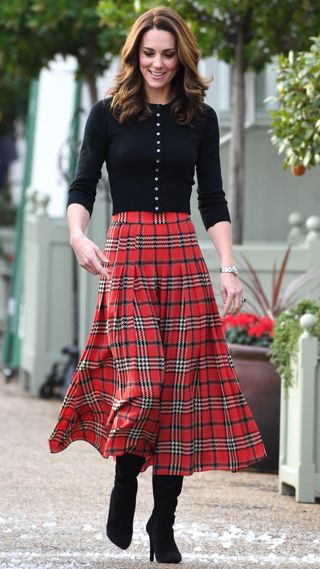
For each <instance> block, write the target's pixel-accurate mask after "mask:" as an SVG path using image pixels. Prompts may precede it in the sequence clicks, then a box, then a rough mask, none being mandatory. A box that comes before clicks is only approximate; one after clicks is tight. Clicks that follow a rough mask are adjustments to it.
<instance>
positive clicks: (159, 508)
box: [146, 474, 183, 563]
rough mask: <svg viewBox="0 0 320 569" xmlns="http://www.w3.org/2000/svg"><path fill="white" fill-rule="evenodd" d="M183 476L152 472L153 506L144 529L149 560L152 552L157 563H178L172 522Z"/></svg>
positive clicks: (177, 550)
mask: <svg viewBox="0 0 320 569" xmlns="http://www.w3.org/2000/svg"><path fill="white" fill-rule="evenodd" d="M182 483H183V476H177V475H169V474H168V475H167V474H161V475H160V474H154V475H153V476H152V487H153V496H154V508H153V511H152V514H151V517H150V518H149V520H148V522H147V525H146V530H147V532H148V534H149V539H150V561H153V558H154V554H155V556H156V560H157V562H158V563H179V562H180V561H181V559H182V557H181V553H180V551H179V549H178V547H177V545H176V542H175V540H174V535H173V524H174V520H175V510H176V506H177V503H178V496H179V494H180V493H181V490H182Z"/></svg>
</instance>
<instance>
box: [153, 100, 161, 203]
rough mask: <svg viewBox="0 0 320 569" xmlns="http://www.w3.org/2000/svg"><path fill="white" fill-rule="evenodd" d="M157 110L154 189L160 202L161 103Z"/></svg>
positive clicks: (156, 199) (156, 198)
mask: <svg viewBox="0 0 320 569" xmlns="http://www.w3.org/2000/svg"><path fill="white" fill-rule="evenodd" d="M156 109H157V111H156V153H157V157H156V163H155V168H154V183H155V185H154V191H155V195H154V200H155V202H158V200H159V195H157V193H156V192H158V191H159V180H160V175H159V172H160V167H159V166H160V154H161V138H160V136H161V131H160V127H161V121H160V118H161V113H160V105H157V107H156ZM154 209H155V211H158V210H159V206H158V205H155V206H154Z"/></svg>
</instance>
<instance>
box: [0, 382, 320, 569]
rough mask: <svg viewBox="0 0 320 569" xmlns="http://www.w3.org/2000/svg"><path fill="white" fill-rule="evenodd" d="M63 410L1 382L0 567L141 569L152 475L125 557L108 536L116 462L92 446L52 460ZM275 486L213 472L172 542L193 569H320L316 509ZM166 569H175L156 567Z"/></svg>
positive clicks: (182, 512)
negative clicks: (55, 432)
mask: <svg viewBox="0 0 320 569" xmlns="http://www.w3.org/2000/svg"><path fill="white" fill-rule="evenodd" d="M60 406H61V402H60V401H56V400H55V401H53V400H50V401H46V400H41V399H37V398H34V397H31V396H30V395H29V394H27V393H25V392H23V391H22V390H21V388H20V387H19V384H18V381H17V380H13V381H11V382H10V383H9V384H5V382H4V380H3V379H2V378H0V433H1V437H0V456H1V461H0V568H1V569H19V568H20V569H49V568H50V569H51V568H52V569H71V568H72V569H80V568H90V569H143V568H147V567H149V568H150V567H153V566H156V565H157V564H156V562H154V564H153V565H151V564H150V562H149V560H148V559H149V554H148V536H147V534H146V532H145V523H146V521H147V519H148V517H149V513H150V510H151V505H152V493H151V475H152V471H151V468H149V469H148V470H147V471H146V472H144V473H143V474H141V475H140V476H139V479H138V480H139V491H138V497H137V509H136V517H135V525H134V536H133V541H132V544H131V545H130V547H129V549H127V550H126V551H122V550H120V549H118V548H117V547H116V546H114V545H113V544H112V543H111V542H109V540H108V539H107V537H106V535H105V522H106V515H107V506H108V500H109V496H110V492H111V489H112V485H113V475H114V474H113V472H114V462H113V459H108V460H105V459H103V458H102V457H101V456H100V454H99V453H98V452H97V451H96V450H95V449H94V448H93V447H91V446H90V445H89V444H87V443H85V442H76V443H72V444H71V445H70V446H69V447H68V449H66V450H64V451H63V452H61V453H58V454H54V455H53V454H50V452H49V448H48V437H49V435H50V432H51V430H52V428H53V426H54V424H55V421H56V419H57V416H58V413H59V409H60ZM277 484H278V477H277V475H275V474H262V473H256V472H254V471H248V470H246V471H241V472H238V473H232V472H222V471H210V472H201V473H196V474H194V475H193V476H188V477H186V478H185V480H184V487H183V492H182V494H181V496H180V498H179V505H178V508H177V512H176V514H177V515H176V523H175V526H174V527H175V536H176V541H177V544H178V546H179V549H180V551H181V554H182V558H183V561H182V563H181V564H180V566H184V567H186V568H188V569H195V568H197V569H199V568H202V567H212V568H220V569H225V568H226V569H227V568H228V567H236V568H237V569H248V568H251V567H252V568H257V567H263V568H271V567H281V568H288V569H289V568H290V569H296V568H299V569H301V568H304V567H313V568H317V569H318V568H319V567H320V507H319V506H320V502H319V501H317V503H316V504H302V503H297V502H296V501H295V499H294V497H293V496H280V495H279V494H278V487H277ZM159 566H160V567H162V568H164V569H165V568H166V567H167V568H169V567H173V565H172V564H170V565H165V564H159Z"/></svg>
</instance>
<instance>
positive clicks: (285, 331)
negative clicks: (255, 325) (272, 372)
mask: <svg viewBox="0 0 320 569" xmlns="http://www.w3.org/2000/svg"><path fill="white" fill-rule="evenodd" d="M306 313H308V314H313V315H314V316H315V317H316V319H317V323H316V325H315V327H314V328H313V330H312V333H313V335H314V336H315V337H316V338H318V340H319V343H320V303H319V301H316V300H309V299H302V300H300V302H299V303H298V304H297V306H295V307H292V308H289V309H287V310H284V311H283V312H282V313H281V314H280V315H279V316H278V317H277V318H276V319H275V321H274V335H273V341H272V346H271V361H272V362H273V363H274V364H275V365H276V367H277V370H278V371H279V373H280V374H281V376H282V377H283V381H284V388H285V391H286V394H287V390H288V388H289V387H290V386H292V384H293V378H292V367H291V363H292V359H295V358H296V356H297V353H298V339H299V336H300V335H301V325H300V318H301V316H303V315H304V314H306Z"/></svg>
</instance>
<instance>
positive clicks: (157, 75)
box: [149, 70, 165, 77]
mask: <svg viewBox="0 0 320 569" xmlns="http://www.w3.org/2000/svg"><path fill="white" fill-rule="evenodd" d="M149 73H150V75H151V76H152V77H163V76H164V75H165V71H162V72H161V73H156V72H155V71H151V70H149Z"/></svg>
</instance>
